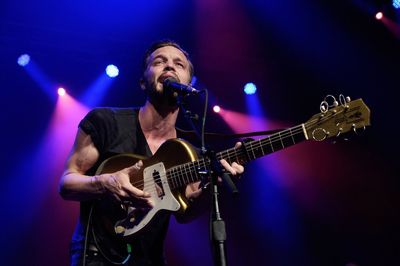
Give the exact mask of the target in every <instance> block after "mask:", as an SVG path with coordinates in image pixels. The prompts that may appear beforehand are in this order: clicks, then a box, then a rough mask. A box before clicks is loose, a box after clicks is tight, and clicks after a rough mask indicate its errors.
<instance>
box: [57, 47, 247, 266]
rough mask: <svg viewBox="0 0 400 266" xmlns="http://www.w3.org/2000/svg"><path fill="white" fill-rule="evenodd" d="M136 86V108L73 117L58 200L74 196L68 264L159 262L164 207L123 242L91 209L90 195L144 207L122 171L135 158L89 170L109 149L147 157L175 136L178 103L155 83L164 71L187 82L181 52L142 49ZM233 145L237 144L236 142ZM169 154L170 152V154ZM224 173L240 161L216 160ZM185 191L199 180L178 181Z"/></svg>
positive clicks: (194, 194) (145, 197)
mask: <svg viewBox="0 0 400 266" xmlns="http://www.w3.org/2000/svg"><path fill="white" fill-rule="evenodd" d="M143 66H144V67H143V68H144V71H143V76H142V78H141V80H140V86H141V88H142V89H143V90H144V91H145V93H146V95H147V100H146V102H145V104H144V106H143V107H141V108H140V109H134V108H130V109H128V108H126V109H116V108H97V109H94V110H92V111H91V112H89V114H87V115H86V117H85V118H84V119H83V120H82V121H81V123H80V124H79V130H78V133H77V136H76V139H75V144H74V147H73V149H72V152H71V154H70V156H69V158H68V160H67V164H66V170H65V172H64V174H63V176H62V177H61V180H60V194H61V196H62V197H63V198H64V199H67V200H76V201H80V202H81V206H80V217H79V222H78V225H77V227H76V230H75V233H74V236H73V239H72V242H71V264H72V265H82V264H86V265H114V264H122V263H123V264H125V263H126V265H164V264H165V262H164V257H163V241H164V238H165V234H166V231H167V227H168V222H169V216H170V214H169V213H166V212H161V213H159V214H157V215H156V216H155V217H154V219H152V221H151V222H150V223H149V224H148V225H147V226H148V227H149V228H150V230H146V231H145V232H143V233H141V234H140V235H138V236H137V237H135V238H134V239H133V240H129V243H128V244H127V243H125V241H122V240H120V239H119V238H117V237H114V236H110V234H109V233H107V232H106V230H105V228H104V227H101V226H100V225H99V220H100V219H99V218H98V217H96V216H95V214H93V213H92V212H95V211H93V204H94V202H96V201H98V200H99V199H102V201H107V200H108V201H111V199H114V200H115V201H118V202H119V204H121V203H126V202H129V204H131V205H132V206H133V207H136V208H139V209H151V208H152V207H153V204H154V203H153V202H152V200H151V197H150V194H149V193H147V192H145V191H143V190H140V189H139V188H137V187H135V186H134V185H133V184H131V182H130V176H131V175H133V174H135V173H137V172H138V171H139V170H141V167H142V166H143V162H142V161H138V162H137V163H135V164H134V165H132V166H129V167H127V168H124V169H121V170H119V171H116V172H114V173H109V174H100V175H95V172H96V169H97V168H98V167H99V165H100V163H101V162H102V161H104V160H105V159H107V158H108V157H110V156H111V155H115V154H121V153H135V154H140V155H144V156H147V157H151V156H152V155H153V154H155V153H156V151H157V150H158V148H159V147H160V146H161V145H162V144H163V143H164V142H165V141H166V140H168V139H173V138H177V137H178V136H177V131H176V129H175V123H176V120H177V115H178V111H179V108H178V106H177V101H176V98H175V97H174V95H173V94H171V93H168V92H167V90H166V89H165V88H164V87H163V81H164V80H165V79H166V78H171V77H172V78H174V79H176V80H177V81H178V82H180V83H183V84H189V83H190V81H191V78H192V76H193V65H192V63H191V62H190V60H189V57H188V54H187V53H186V52H185V51H184V50H183V49H182V48H181V47H180V46H179V45H178V44H177V43H175V42H171V41H161V42H158V43H155V44H154V45H153V46H151V47H150V48H149V50H148V51H147V53H146V55H145V58H144V62H143ZM238 145H239V144H238ZM171 156H172V155H171ZM221 164H222V165H223V167H224V168H225V169H226V170H227V171H229V172H230V173H231V174H233V175H236V174H241V173H242V172H243V166H241V165H239V164H237V163H232V164H231V165H229V164H228V163H227V162H226V161H225V160H221ZM184 192H185V193H184V194H185V196H186V198H187V199H190V200H194V201H195V199H196V198H199V196H200V195H201V193H202V190H201V188H199V184H197V183H194V184H190V185H188V186H187V187H186V189H185V191H184ZM84 254H86V256H84Z"/></svg>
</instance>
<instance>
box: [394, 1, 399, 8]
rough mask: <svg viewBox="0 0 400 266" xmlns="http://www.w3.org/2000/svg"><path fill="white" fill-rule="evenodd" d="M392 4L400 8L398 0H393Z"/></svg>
mask: <svg viewBox="0 0 400 266" xmlns="http://www.w3.org/2000/svg"><path fill="white" fill-rule="evenodd" d="M393 6H394V8H396V9H399V8H400V0H393Z"/></svg>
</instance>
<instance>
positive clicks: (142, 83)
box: [139, 78, 146, 90]
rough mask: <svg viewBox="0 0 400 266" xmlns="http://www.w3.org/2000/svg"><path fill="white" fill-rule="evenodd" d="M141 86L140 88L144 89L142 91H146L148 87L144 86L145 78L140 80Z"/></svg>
mask: <svg viewBox="0 0 400 266" xmlns="http://www.w3.org/2000/svg"><path fill="white" fill-rule="evenodd" d="M139 84H140V88H142V90H146V85H145V84H144V79H143V78H141V79H140V80H139Z"/></svg>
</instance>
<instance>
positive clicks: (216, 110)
mask: <svg viewBox="0 0 400 266" xmlns="http://www.w3.org/2000/svg"><path fill="white" fill-rule="evenodd" d="M213 111H214V112H216V113H219V112H220V111H221V107H219V106H218V105H214V107H213Z"/></svg>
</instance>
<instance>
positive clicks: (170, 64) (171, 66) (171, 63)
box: [164, 60, 175, 71]
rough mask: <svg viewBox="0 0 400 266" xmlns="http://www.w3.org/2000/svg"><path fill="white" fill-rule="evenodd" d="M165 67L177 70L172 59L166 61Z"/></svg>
mask: <svg viewBox="0 0 400 266" xmlns="http://www.w3.org/2000/svg"><path fill="white" fill-rule="evenodd" d="M164 69H165V70H173V71H175V68H174V64H173V62H171V61H169V60H168V61H167V62H166V63H165V66H164Z"/></svg>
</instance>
